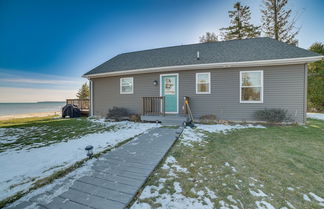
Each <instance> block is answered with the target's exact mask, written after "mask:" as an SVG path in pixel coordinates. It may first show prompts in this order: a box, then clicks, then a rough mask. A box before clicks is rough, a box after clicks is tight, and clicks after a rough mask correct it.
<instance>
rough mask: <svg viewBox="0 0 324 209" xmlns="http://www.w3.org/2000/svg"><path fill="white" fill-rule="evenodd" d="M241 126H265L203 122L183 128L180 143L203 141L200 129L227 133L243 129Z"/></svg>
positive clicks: (189, 144) (203, 135) (259, 126)
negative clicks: (194, 126) (206, 123)
mask: <svg viewBox="0 0 324 209" xmlns="http://www.w3.org/2000/svg"><path fill="white" fill-rule="evenodd" d="M243 128H265V127H264V126H261V125H252V124H246V125H238V124H237V125H224V124H215V125H204V124H196V128H194V129H192V128H189V127H187V128H185V129H184V131H183V132H182V139H181V143H182V144H183V145H186V146H192V144H191V142H199V143H200V142H203V140H204V138H205V136H206V135H205V134H204V133H202V131H207V132H211V133H224V134H226V133H228V132H229V131H232V130H235V129H243Z"/></svg>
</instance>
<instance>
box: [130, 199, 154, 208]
mask: <svg viewBox="0 0 324 209" xmlns="http://www.w3.org/2000/svg"><path fill="white" fill-rule="evenodd" d="M132 209H152V207H151V206H150V205H149V204H147V203H145V202H138V201H136V202H135V203H134V205H132Z"/></svg>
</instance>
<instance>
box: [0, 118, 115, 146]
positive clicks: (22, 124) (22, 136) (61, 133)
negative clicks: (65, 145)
mask: <svg viewBox="0 0 324 209" xmlns="http://www.w3.org/2000/svg"><path fill="white" fill-rule="evenodd" d="M112 128H113V126H107V125H105V124H102V123H96V122H93V121H90V120H88V119H86V118H78V119H62V118H53V116H50V117H39V118H24V119H13V120H4V121H0V142H1V143H0V152H3V151H5V150H6V149H9V148H15V149H20V148H35V147H42V146H47V145H49V144H53V143H57V142H61V141H66V140H70V139H75V138H79V137H81V136H84V135H87V134H91V133H100V132H104V131H108V130H110V129H112Z"/></svg>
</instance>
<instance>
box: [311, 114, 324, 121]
mask: <svg viewBox="0 0 324 209" xmlns="http://www.w3.org/2000/svg"><path fill="white" fill-rule="evenodd" d="M307 117H308V118H312V119H317V120H324V113H307Z"/></svg>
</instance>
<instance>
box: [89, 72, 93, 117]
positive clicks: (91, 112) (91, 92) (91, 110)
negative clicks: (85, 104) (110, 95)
mask: <svg viewBox="0 0 324 209" xmlns="http://www.w3.org/2000/svg"><path fill="white" fill-rule="evenodd" d="M89 82H90V114H89V116H93V81H92V80H91V79H90V78H89Z"/></svg>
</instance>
